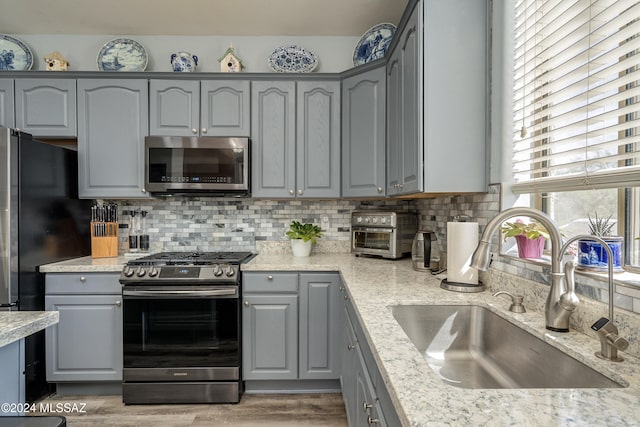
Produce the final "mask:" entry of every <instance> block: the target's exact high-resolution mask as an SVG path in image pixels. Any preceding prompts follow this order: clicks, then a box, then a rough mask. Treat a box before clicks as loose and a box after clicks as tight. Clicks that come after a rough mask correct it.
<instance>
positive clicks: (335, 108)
mask: <svg viewBox="0 0 640 427" xmlns="http://www.w3.org/2000/svg"><path fill="white" fill-rule="evenodd" d="M251 138H252V142H253V160H252V162H253V163H252V194H253V196H255V197H282V198H292V197H339V196H340V83H339V82H337V81H301V82H297V83H296V82H293V81H258V82H253V84H252V87H251Z"/></svg>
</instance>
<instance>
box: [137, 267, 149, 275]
mask: <svg viewBox="0 0 640 427" xmlns="http://www.w3.org/2000/svg"><path fill="white" fill-rule="evenodd" d="M145 274H147V271H146V270H145V269H144V268H142V267H138V270H137V271H136V275H137V276H138V277H142V276H144V275H145Z"/></svg>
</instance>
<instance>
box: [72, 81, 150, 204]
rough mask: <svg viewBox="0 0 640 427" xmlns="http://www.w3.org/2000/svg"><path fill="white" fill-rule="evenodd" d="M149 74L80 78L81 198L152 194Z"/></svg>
mask: <svg viewBox="0 0 640 427" xmlns="http://www.w3.org/2000/svg"><path fill="white" fill-rule="evenodd" d="M148 100H149V97H148V84H147V81H146V80H126V79H113V80H111V79H110V80H93V79H79V80H78V175H79V184H78V185H79V194H80V197H81V198H90V199H94V198H117V197H122V198H141V197H148V194H147V193H146V191H145V189H144V137H145V136H147V135H148V127H149V119H148V112H149V110H148V104H149V101H148Z"/></svg>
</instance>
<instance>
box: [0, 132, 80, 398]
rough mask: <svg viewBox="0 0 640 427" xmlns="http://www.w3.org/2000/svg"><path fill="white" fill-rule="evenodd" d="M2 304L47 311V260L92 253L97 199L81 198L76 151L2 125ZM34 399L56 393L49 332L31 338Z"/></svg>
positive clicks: (30, 393) (29, 376)
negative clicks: (43, 268)
mask: <svg viewBox="0 0 640 427" xmlns="http://www.w3.org/2000/svg"><path fill="white" fill-rule="evenodd" d="M0 165H2V166H0V307H1V309H2V310H21V311H41V310H44V274H42V273H40V272H39V271H38V267H39V266H40V265H42V264H48V263H51V262H56V261H62V260H65V259H69V258H75V257H79V256H85V255H89V254H90V252H91V240H90V227H89V221H90V214H91V201H90V200H78V155H77V152H76V151H73V150H69V149H66V148H63V147H58V146H53V145H50V144H46V143H44V142H39V141H34V140H33V139H32V137H31V135H29V134H27V133H23V132H19V131H17V130H15V129H7V128H0ZM25 366H26V369H25V372H24V375H25V384H26V386H25V394H26V399H27V401H28V402H34V401H35V400H37V399H38V398H40V397H42V396H44V395H46V394H48V393H49V392H50V390H49V386H48V384H47V380H46V372H45V366H46V364H45V344H44V331H40V332H37V333H35V334H33V335H30V336H28V337H27V338H26V339H25Z"/></svg>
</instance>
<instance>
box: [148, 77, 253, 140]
mask: <svg viewBox="0 0 640 427" xmlns="http://www.w3.org/2000/svg"><path fill="white" fill-rule="evenodd" d="M249 87H250V83H249V81H248V80H229V81H224V80H203V81H201V82H200V81H194V80H151V81H150V82H149V90H150V94H149V106H150V116H149V131H150V134H151V135H158V136H249V132H250V120H249V117H250V116H249V114H250V110H249V105H250V104H249V102H250V99H249V98H250V92H249Z"/></svg>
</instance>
